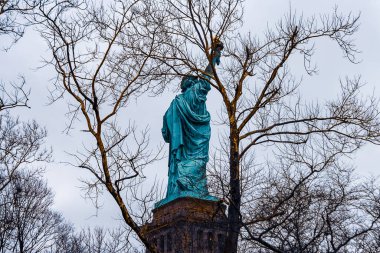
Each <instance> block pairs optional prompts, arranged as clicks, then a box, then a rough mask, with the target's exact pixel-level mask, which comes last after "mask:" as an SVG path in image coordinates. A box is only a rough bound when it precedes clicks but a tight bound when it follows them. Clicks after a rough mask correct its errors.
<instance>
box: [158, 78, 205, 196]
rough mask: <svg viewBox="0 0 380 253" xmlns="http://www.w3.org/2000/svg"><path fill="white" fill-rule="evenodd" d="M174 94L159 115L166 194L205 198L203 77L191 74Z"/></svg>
mask: <svg viewBox="0 0 380 253" xmlns="http://www.w3.org/2000/svg"><path fill="white" fill-rule="evenodd" d="M190 82H191V83H190V84H189V85H188V87H186V89H185V90H183V93H182V94H180V95H177V96H176V98H175V99H174V100H173V101H172V103H171V104H170V107H169V109H168V110H167V111H166V113H165V116H164V118H163V127H162V135H163V137H164V140H165V141H166V142H168V143H169V144H170V154H169V165H168V166H169V173H168V176H169V180H168V189H167V195H166V198H170V199H174V198H177V197H180V196H191V197H197V198H206V199H207V196H209V193H208V190H207V180H206V164H207V161H208V151H209V141H210V135H211V129H210V114H209V112H208V111H207V109H206V95H207V93H208V91H209V90H210V83H209V82H208V81H207V80H203V79H197V78H195V79H194V78H193V79H192V80H191V81H190Z"/></svg>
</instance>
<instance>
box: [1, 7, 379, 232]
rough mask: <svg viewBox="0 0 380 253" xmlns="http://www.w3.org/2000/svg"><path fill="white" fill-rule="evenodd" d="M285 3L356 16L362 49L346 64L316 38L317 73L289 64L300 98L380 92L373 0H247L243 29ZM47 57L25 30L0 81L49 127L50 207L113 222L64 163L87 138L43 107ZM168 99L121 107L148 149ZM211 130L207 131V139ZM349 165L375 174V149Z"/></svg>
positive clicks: (275, 14)
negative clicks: (21, 79) (354, 82)
mask: <svg viewBox="0 0 380 253" xmlns="http://www.w3.org/2000/svg"><path fill="white" fill-rule="evenodd" d="M290 6H291V8H293V9H295V10H296V11H297V13H299V14H303V15H304V16H305V17H308V16H311V15H313V14H317V15H319V14H323V13H331V12H332V11H333V9H334V6H338V9H339V11H341V12H342V13H349V12H353V13H354V14H357V13H361V18H360V30H359V31H358V33H357V34H356V36H355V42H356V44H357V46H358V48H359V49H360V51H361V54H360V55H359V56H358V58H360V59H361V62H360V64H351V63H349V62H348V61H347V60H346V59H344V58H343V57H342V52H341V51H340V50H339V49H338V48H337V46H336V45H334V44H333V43H331V42H329V41H327V40H320V41H317V43H316V49H317V50H316V54H315V57H314V62H315V63H317V65H318V69H319V71H318V74H317V75H314V76H312V77H309V76H307V75H306V73H304V71H303V66H302V65H299V66H298V65H297V61H295V63H294V66H292V69H293V70H294V72H295V73H298V74H299V75H300V76H301V75H303V80H304V81H303V84H302V90H303V94H304V96H305V98H307V99H309V98H310V99H319V100H323V99H327V98H330V97H334V96H336V94H337V92H338V88H339V79H340V78H344V77H345V76H349V77H354V76H357V75H361V76H362V79H363V80H364V81H365V82H366V83H367V85H366V87H365V89H364V93H367V94H370V93H371V92H374V93H375V94H376V95H377V96H378V97H380V84H379V75H380V46H379V45H380V15H379V14H380V1H379V0H364V1H357V0H340V1H338V0H319V1H309V0H294V1H283V0H265V1H262V0H246V4H245V10H244V11H245V25H244V27H243V29H244V31H247V32H248V31H250V32H252V33H254V34H260V33H262V32H263V31H264V30H265V29H266V27H267V26H271V25H273V24H274V23H275V22H276V21H277V20H278V19H279V18H281V17H283V16H284V15H285V14H286V13H287V12H288V11H289V9H290ZM0 43H1V42H0ZM0 46H2V45H1V44H0ZM48 56H49V52H48V51H47V48H46V46H45V42H44V41H43V40H42V39H40V38H39V36H38V34H37V33H35V32H33V31H28V32H27V33H26V35H25V37H24V38H22V39H21V40H20V41H19V42H18V43H17V44H16V45H15V46H13V47H12V48H11V50H10V51H9V52H6V53H5V52H0V76H1V79H2V80H5V81H6V80H14V79H15V78H17V76H18V75H20V74H23V75H24V76H25V78H26V80H27V84H28V86H29V87H30V88H31V90H32V95H31V98H30V105H31V109H29V110H28V109H18V110H17V111H15V112H13V113H18V114H19V115H20V117H21V119H23V120H31V119H35V120H37V121H38V122H39V124H40V125H42V126H44V127H46V129H47V130H48V139H47V145H48V146H51V147H53V150H54V162H53V163H51V164H48V165H46V178H47V180H48V184H49V185H50V187H51V188H52V189H53V191H54V193H55V208H56V209H57V210H59V211H61V212H62V213H63V215H64V216H65V217H66V218H67V219H68V220H69V221H71V222H72V223H74V224H75V225H76V226H77V227H81V226H89V225H90V226H94V225H106V226H113V225H115V224H117V223H118V221H117V219H118V218H119V214H118V212H117V209H116V205H115V204H114V203H113V202H112V200H110V199H109V198H108V196H107V195H105V196H104V198H103V199H102V201H101V202H102V203H103V206H102V208H101V209H100V210H98V211H96V210H95V208H94V206H93V204H92V203H91V201H89V200H85V199H84V198H83V192H81V190H80V187H81V182H80V180H79V179H80V178H85V177H86V176H88V174H87V172H86V171H83V170H82V169H79V168H75V167H72V166H69V165H68V164H67V163H65V162H67V161H70V157H69V156H68V155H67V152H73V151H76V150H80V148H81V145H82V144H83V143H84V142H85V141H86V140H85V139H82V134H81V132H80V130H81V129H80V127H79V126H78V127H77V128H75V129H74V130H73V131H72V132H70V133H69V134H66V133H65V132H64V130H65V126H66V123H67V118H65V112H66V110H67V108H66V105H65V101H59V102H58V103H55V104H52V105H48V102H49V100H48V88H49V85H51V78H52V77H54V73H53V72H52V70H51V69H48V68H42V69H40V68H38V67H39V66H42V58H43V57H48ZM174 96H175V94H174V93H171V92H170V91H168V92H166V93H165V94H163V95H161V96H159V97H154V98H152V97H145V98H143V99H140V100H139V106H138V108H137V106H136V104H133V103H132V104H131V105H130V107H129V108H128V110H129V115H131V118H134V119H135V120H136V122H137V124H138V125H139V126H146V125H148V126H149V127H150V130H151V131H150V136H151V141H152V143H151V144H152V145H154V146H156V145H159V144H160V143H162V142H163V140H162V139H161V131H160V129H161V122H162V115H163V114H164V113H165V110H166V108H167V107H168V105H169V103H170V102H171V99H172V98H173V97H174ZM219 105H220V98H219V97H218V94H217V93H216V92H213V91H212V92H211V93H210V94H209V99H208V104H207V106H208V108H209V111H210V113H211V115H212V116H215V115H216V112H217V110H218V109H219ZM147 115H149V117H148V116H147ZM120 122H122V120H121V121H120ZM125 124H126V125H127V124H128V119H125ZM214 129H215V128H214ZM216 135H217V134H215V132H213V137H215V136H216ZM214 139H215V138H214ZM213 145H217V142H215V141H214V142H213ZM352 163H353V164H354V165H355V166H356V168H357V174H360V175H364V176H368V175H370V174H372V175H380V172H379V171H380V170H379V166H378V165H379V164H380V147H376V146H371V145H367V146H365V147H364V148H363V149H362V150H360V151H359V152H358V153H357V154H356V156H355V159H353V161H352ZM166 173H167V162H166V161H164V160H163V161H161V162H158V163H156V164H154V165H152V166H150V167H149V168H148V170H147V172H146V175H147V176H148V177H151V178H154V177H157V178H159V179H161V180H163V183H164V184H165V180H166Z"/></svg>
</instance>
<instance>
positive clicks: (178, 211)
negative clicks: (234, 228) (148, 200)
mask: <svg viewBox="0 0 380 253" xmlns="http://www.w3.org/2000/svg"><path fill="white" fill-rule="evenodd" d="M226 226H227V222H226V218H225V206H224V205H223V204H221V203H220V202H216V201H209V200H203V199H196V198H190V197H185V198H179V199H176V200H173V201H171V202H169V203H167V204H165V205H162V206H160V207H158V208H156V209H154V210H153V220H152V222H151V223H149V224H146V225H145V229H146V230H147V237H148V240H150V241H151V242H153V243H155V244H156V245H157V248H158V249H159V252H160V253H219V252H223V246H224V240H225V236H226V234H227V233H226V231H227V227H226ZM147 252H148V251H147Z"/></svg>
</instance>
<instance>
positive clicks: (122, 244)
mask: <svg viewBox="0 0 380 253" xmlns="http://www.w3.org/2000/svg"><path fill="white" fill-rule="evenodd" d="M68 228H69V229H63V230H62V233H60V235H59V236H58V237H56V239H55V241H54V244H53V245H52V246H51V248H50V249H49V250H47V251H46V253H56V252H62V253H92V252H95V253H103V252H107V253H124V252H136V253H137V252H139V251H138V250H137V249H135V248H134V247H133V246H132V244H131V242H130V241H129V238H130V235H129V233H131V229H130V228H129V229H125V228H123V227H118V228H115V229H112V230H106V229H104V228H99V227H96V228H94V229H90V228H88V229H83V230H82V231H81V232H80V233H76V232H75V231H74V229H73V228H72V227H70V226H69V227H68Z"/></svg>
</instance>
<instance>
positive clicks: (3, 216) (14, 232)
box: [0, 170, 65, 253]
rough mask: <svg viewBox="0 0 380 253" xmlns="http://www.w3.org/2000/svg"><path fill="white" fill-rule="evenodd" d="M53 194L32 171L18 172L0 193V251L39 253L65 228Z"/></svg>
mask: <svg viewBox="0 0 380 253" xmlns="http://www.w3.org/2000/svg"><path fill="white" fill-rule="evenodd" d="M52 204H53V194H52V192H51V190H50V189H49V188H48V187H47V185H46V182H44V181H43V180H41V179H40V175H36V174H35V172H34V171H32V172H29V171H26V170H24V171H18V172H17V173H16V174H15V176H14V180H12V181H11V182H10V183H9V184H8V185H7V186H6V187H5V189H3V190H2V191H1V192H0V206H1V208H0V224H1V226H0V230H1V231H0V250H1V252H20V253H21V252H24V253H26V252H43V251H44V250H45V249H47V248H48V247H50V245H51V244H52V243H53V241H54V238H55V237H56V236H58V234H59V233H62V231H61V230H62V227H63V226H64V225H65V223H64V220H63V218H62V216H61V215H60V214H59V213H57V212H54V211H52V209H51V206H52Z"/></svg>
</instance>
